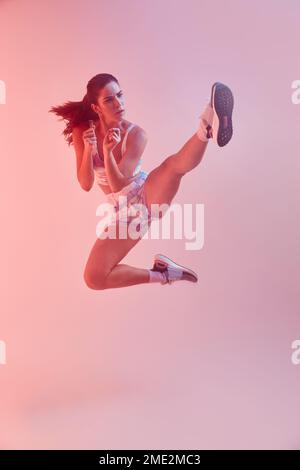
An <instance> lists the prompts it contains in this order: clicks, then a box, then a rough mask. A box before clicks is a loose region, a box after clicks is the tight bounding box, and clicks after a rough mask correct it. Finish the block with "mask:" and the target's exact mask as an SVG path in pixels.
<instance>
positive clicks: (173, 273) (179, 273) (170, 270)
mask: <svg viewBox="0 0 300 470" xmlns="http://www.w3.org/2000/svg"><path fill="white" fill-rule="evenodd" d="M152 271H159V272H161V273H163V274H164V277H165V279H166V281H165V282H162V284H167V283H168V284H171V283H172V282H174V281H190V282H197V281H198V276H197V274H196V273H195V272H194V271H192V270H191V269H188V268H185V267H184V266H180V264H177V263H175V262H174V261H172V260H171V259H170V258H168V257H167V256H164V255H155V257H154V264H153V268H152Z"/></svg>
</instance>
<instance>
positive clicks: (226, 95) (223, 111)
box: [211, 82, 234, 147]
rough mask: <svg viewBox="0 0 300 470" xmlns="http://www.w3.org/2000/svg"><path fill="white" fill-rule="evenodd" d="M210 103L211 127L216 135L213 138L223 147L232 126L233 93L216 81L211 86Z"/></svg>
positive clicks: (226, 142) (227, 140)
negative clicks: (212, 114) (213, 114)
mask: <svg viewBox="0 0 300 470" xmlns="http://www.w3.org/2000/svg"><path fill="white" fill-rule="evenodd" d="M211 103H212V106H213V108H214V111H215V116H214V123H213V129H214V130H216V134H217V136H216V137H214V138H213V140H215V141H216V142H217V144H218V145H219V147H224V145H226V144H228V142H229V141H230V139H231V137H232V134H233V128H232V111H233V103H234V101H233V94H232V91H231V90H230V88H228V86H226V85H224V84H223V83H219V82H216V83H214V84H213V86H212V91H211Z"/></svg>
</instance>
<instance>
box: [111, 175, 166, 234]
mask: <svg viewBox="0 0 300 470" xmlns="http://www.w3.org/2000/svg"><path fill="white" fill-rule="evenodd" d="M147 177H148V173H147V172H146V171H143V170H141V171H140V173H138V175H137V176H136V178H135V179H134V180H133V181H131V183H129V184H128V185H127V186H124V188H122V189H121V190H120V191H118V192H114V193H109V194H106V195H105V198H106V202H107V203H109V204H110V205H111V207H112V209H113V211H114V213H115V220H114V221H112V222H110V223H108V224H107V225H106V228H105V231H107V230H108V229H109V227H110V226H111V225H113V224H116V223H119V224H120V225H123V226H127V227H128V226H129V225H131V226H132V224H131V222H132V221H133V220H135V222H134V223H135V224H136V225H135V226H136V229H137V230H141V229H142V228H143V227H144V230H145V231H146V229H147V228H149V226H150V224H151V221H152V220H154V219H158V218H159V217H158V216H156V215H154V214H153V213H151V208H150V207H149V206H148V203H147V199H146V193H145V188H144V183H145V181H146V179H147Z"/></svg>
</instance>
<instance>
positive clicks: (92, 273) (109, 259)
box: [84, 223, 141, 287]
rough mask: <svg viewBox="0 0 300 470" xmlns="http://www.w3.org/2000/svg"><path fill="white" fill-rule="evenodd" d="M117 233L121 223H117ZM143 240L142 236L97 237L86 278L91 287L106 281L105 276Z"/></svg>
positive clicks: (85, 274) (88, 262)
mask: <svg viewBox="0 0 300 470" xmlns="http://www.w3.org/2000/svg"><path fill="white" fill-rule="evenodd" d="M116 228H117V233H118V229H119V223H117V226H116ZM139 240H141V238H140V237H139V238H136V239H133V238H131V237H129V236H127V238H123V239H122V238H109V237H108V238H104V239H101V238H97V240H96V241H95V243H94V245H93V247H92V250H91V252H90V254H89V257H88V260H87V263H86V266H85V270H84V278H85V281H86V282H87V284H88V285H90V287H92V285H93V283H94V284H97V286H99V285H101V283H104V282H105V278H106V277H107V276H108V274H109V273H110V272H111V270H112V269H113V268H114V267H115V266H116V265H117V264H119V263H120V261H121V260H122V259H123V258H124V257H125V256H126V255H127V253H129V251H130V250H131V249H132V248H133V247H134V246H135V245H136V244H137V243H138V242H139Z"/></svg>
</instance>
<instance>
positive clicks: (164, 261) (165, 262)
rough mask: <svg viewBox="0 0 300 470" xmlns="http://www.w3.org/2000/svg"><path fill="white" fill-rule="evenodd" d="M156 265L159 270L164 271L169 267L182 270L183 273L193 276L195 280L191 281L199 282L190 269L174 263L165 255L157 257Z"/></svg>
mask: <svg viewBox="0 0 300 470" xmlns="http://www.w3.org/2000/svg"><path fill="white" fill-rule="evenodd" d="M154 264H155V266H156V267H157V268H158V269H159V270H162V271H164V270H165V268H166V267H168V266H172V267H174V268H180V269H182V271H184V272H185V273H187V274H190V275H191V276H192V278H193V280H191V281H192V282H198V276H197V274H196V273H195V272H194V271H192V270H191V269H189V268H186V267H185V266H181V265H180V264H177V263H175V262H174V261H172V260H171V259H170V258H168V257H167V256H165V255H155V257H154Z"/></svg>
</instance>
